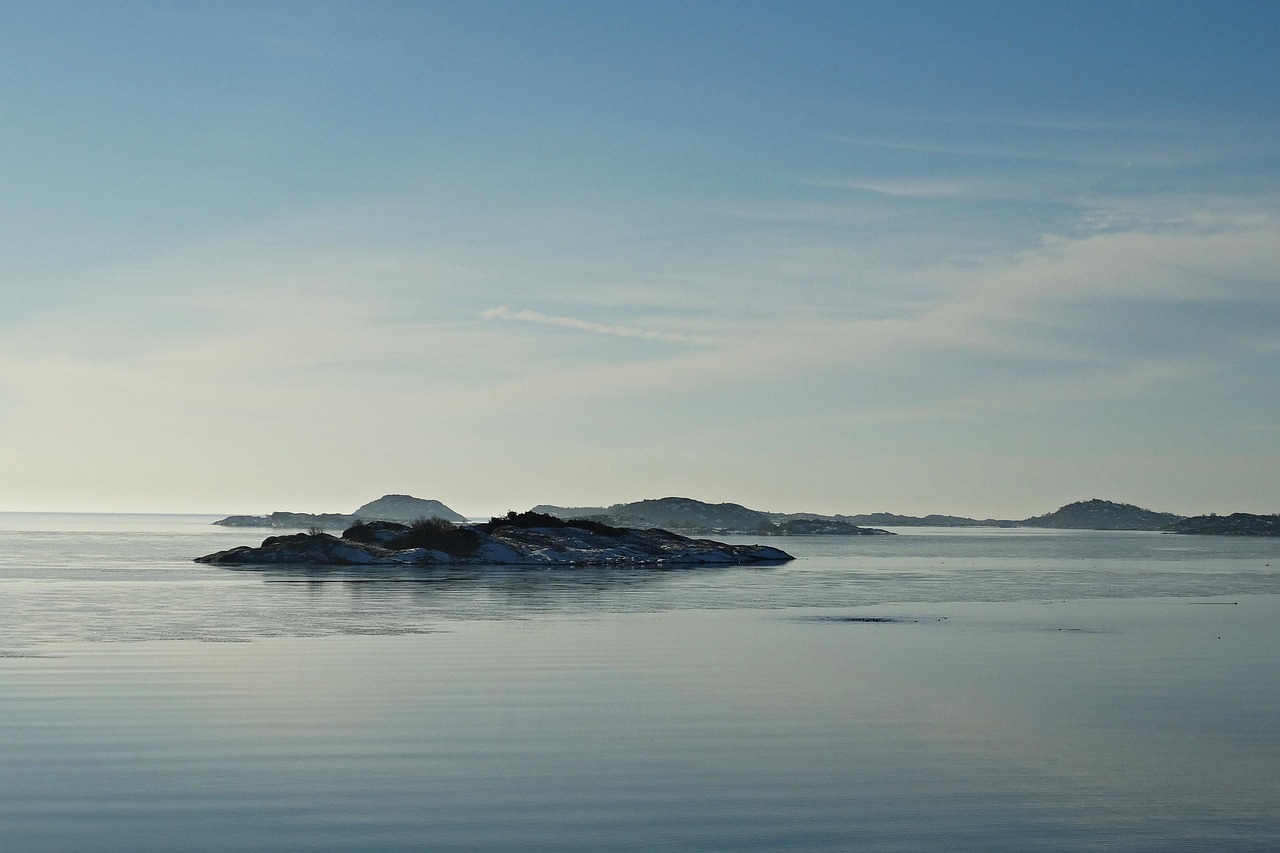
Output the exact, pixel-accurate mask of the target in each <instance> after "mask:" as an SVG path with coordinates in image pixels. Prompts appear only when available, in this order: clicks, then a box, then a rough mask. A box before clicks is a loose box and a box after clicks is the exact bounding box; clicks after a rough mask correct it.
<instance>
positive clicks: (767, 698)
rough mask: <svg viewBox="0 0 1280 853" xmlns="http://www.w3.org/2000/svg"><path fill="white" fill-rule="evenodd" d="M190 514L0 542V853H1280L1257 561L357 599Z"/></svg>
mask: <svg viewBox="0 0 1280 853" xmlns="http://www.w3.org/2000/svg"><path fill="white" fill-rule="evenodd" d="M211 520H212V519H211V518H207V519H206V518H202V517H180V516H165V517H137V516H134V517H118V516H110V517H85V516H78V517H76V516H26V515H21V516H19V515H0V594H3V596H4V601H5V607H4V608H3V612H2V613H0V655H2V657H0V762H3V767H4V773H3V774H0V833H2V834H3V845H4V848H5V849H13V850H32V851H41V850H48V851H54V850H57V851H75V850H85V851H88V850H121V851H123V850H136V851H149V850H155V851H161V850H166V851H196V850H210V851H212V850H264V851H302V850H317V851H318V850H335V849H341V850H423V849H442V850H500V849H501V850H509V849H531V850H566V849H568V850H587V849H591V850H596V849H603V848H608V849H622V850H652V849H676V850H730V849H733V850H741V849H756V850H785V849H797V850H800V849H803V850H903V851H905V850H1009V851H1013V850H1037V849H1038V850H1089V849H1096V850H1117V849H1122V850H1189V849H1197V850H1198V849H1232V850H1272V849H1277V847H1280V806H1278V805H1277V802H1276V801H1277V798H1276V797H1275V796H1274V792H1275V791H1276V790H1280V769H1278V768H1280V735H1277V733H1276V730H1275V724H1274V723H1275V720H1276V719H1277V712H1280V677H1277V652H1276V650H1277V649H1278V648H1280V644H1278V643H1277V640H1278V639H1280V637H1278V636H1277V634H1278V633H1280V632H1278V631H1277V628H1276V625H1277V624H1278V623H1277V617H1280V606H1278V601H1280V597H1278V596H1277V592H1280V586H1278V585H1277V579H1278V577H1280V573H1278V572H1277V571H1276V569H1277V567H1280V559H1278V557H1280V547H1278V543H1276V542H1274V541H1270V540H1240V539H1218V538H1208V537H1186V538H1184V537H1171V536H1162V535H1158V534H1105V533H1103V534H1096V533H1059V532H1032V531H996V530H992V531H971V530H970V531H937V530H933V531H911V532H908V531H904V535H902V536H898V537H858V538H836V537H830V538H827V537H822V538H813V539H799V538H793V539H787V540H784V541H783V542H782V543H781V544H782V545H783V547H785V548H787V549H788V550H791V551H792V552H793V553H795V554H797V556H798V557H799V559H797V560H796V561H795V562H793V563H790V564H787V565H786V566H782V567H776V568H763V569H762V568H743V569H709V570H708V569H696V570H689V569H685V570H671V571H659V572H652V571H635V570H594V569H593V570H577V571H573V570H552V571H546V570H535V571H530V570H505V571H497V572H484V571H477V570H472V569H469V570H466V571H452V570H432V571H426V572H413V571H410V572H403V573H389V574H384V575H377V576H372V577H370V576H365V575H359V574H355V573H351V572H342V571H332V570H321V569H314V570H311V571H303V572H285V571H258V570H227V569H222V568H218V567H210V566H204V565H201V564H195V563H191V562H190V558H191V557H193V556H196V555H198V554H202V553H207V552H209V551H213V550H217V549H220V548H225V547H229V546H231V545H234V544H241V543H244V542H247V541H250V540H251V539H253V538H254V537H255V536H258V535H259V534H257V533H254V532H247V531H243V530H239V531H229V530H225V529H223V528H216V527H211V526H210V525H209V524H208V522H209V521H211Z"/></svg>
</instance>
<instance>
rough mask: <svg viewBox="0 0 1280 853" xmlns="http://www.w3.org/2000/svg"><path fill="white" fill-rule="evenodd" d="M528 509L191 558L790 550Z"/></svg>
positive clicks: (573, 559) (754, 554)
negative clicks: (479, 520) (544, 517)
mask: <svg viewBox="0 0 1280 853" xmlns="http://www.w3.org/2000/svg"><path fill="white" fill-rule="evenodd" d="M532 515H534V514H531V513H526V514H524V515H523V516H522V515H517V514H514V513H513V514H511V515H508V516H507V517H506V518H495V519H493V520H492V521H490V522H488V523H487V524H475V525H453V524H450V523H448V522H443V521H432V522H419V523H415V524H414V525H402V524H396V523H393V522H373V523H365V524H360V525H356V526H354V527H353V528H351V529H349V530H347V531H346V532H344V533H343V535H342V536H341V537H337V536H333V535H330V534H328V533H319V532H317V533H295V534H292V535H287V536H270V537H267V538H266V539H265V540H263V542H262V544H261V545H260V546H258V547H256V548H252V547H248V546H241V547H238V548H231V549H229V550H226V551H219V552H217V553H215V554H208V555H206V556H203V557H198V558H196V562H198V563H214V564H224V565H225V564H231V565H235V564H280V563H290V564H295V563H296V564H310V565H331V566H332V565H337V566H358V565H392V566H396V565H399V566H435V565H457V564H464V565H485V564H487V565H534V566H552V565H617V566H668V565H670V566H675V565H734V564H746V563H779V562H785V561H787V560H791V559H793V558H792V557H791V555H790V554H788V553H786V552H785V551H782V550H780V549H778V548H772V547H769V546H767V545H729V544H726V543H723V542H713V541H711V540H709V539H690V538H688V537H685V536H680V535H678V534H675V533H671V532H668V531H666V530H658V529H651V530H633V529H618V528H611V527H608V526H605V525H601V524H599V523H592V522H590V521H586V522H583V523H577V522H575V521H568V522H564V521H560V522H559V523H558V524H557V523H555V520H552V523H551V524H550V525H548V524H546V523H544V522H541V520H540V519H538V518H536V517H535V518H530V517H529V516H532Z"/></svg>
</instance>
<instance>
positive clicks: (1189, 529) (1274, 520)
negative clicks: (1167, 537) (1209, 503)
mask: <svg viewBox="0 0 1280 853" xmlns="http://www.w3.org/2000/svg"><path fill="white" fill-rule="evenodd" d="M1169 532H1170V533H1188V534H1195V535H1199V536H1280V515H1254V514H1252V513H1247V512H1233V513H1231V515H1197V516H1193V517H1191V518H1184V519H1181V520H1179V521H1177V522H1176V523H1175V524H1174V525H1173V527H1171V528H1170V530H1169Z"/></svg>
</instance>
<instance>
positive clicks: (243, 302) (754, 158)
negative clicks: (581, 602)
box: [0, 2, 1280, 517]
mask: <svg viewBox="0 0 1280 853" xmlns="http://www.w3.org/2000/svg"><path fill="white" fill-rule="evenodd" d="M1278 25H1280V9H1277V7H1275V6H1273V5H1272V4H1267V3H1213V4H1208V3H1174V2H1164V3H1149V4H1144V3H1123V4H1117V3H1070V4H1055V5H1052V6H1050V5H1048V4H1024V3H798V4H797V3H749V2H733V3H656V2H655V3H634V4H619V3H476V2H469V3H457V4H452V3H438V4H420V3H314V2H308V3H252V4H250V3H205V4H199V5H198V6H197V7H195V8H187V7H186V6H185V5H181V4H163V3H113V4H100V3H9V4H6V5H5V6H4V8H3V10H0V42H2V43H0V75H3V86H0V187H3V193H2V194H0V223H2V226H3V227H0V252H3V257H4V258H5V263H4V265H3V267H0V289H2V291H3V296H4V302H5V305H6V310H5V311H4V312H3V313H2V314H0V471H3V472H4V476H3V477H0V509H12V510H23V509H31V510H38V509H51V510H60V509H65V510H175V511H209V512H223V511H226V512H231V511H251V510H270V509H286V508H287V509H297V510H307V509H311V510H334V509H344V508H347V509H349V508H354V507H355V506H356V505H358V504H360V503H362V502H363V501H365V500H367V499H369V498H371V497H376V496H377V495H379V494H383V493H385V492H409V493H412V494H417V495H421V496H424V497H434V498H438V499H441V500H444V501H445V502H446V503H448V504H450V505H451V506H454V507H455V508H456V509H459V510H460V511H462V512H464V513H469V514H475V515H480V514H484V513H488V512H500V511H505V510H506V509H508V508H524V507H527V506H530V505H532V504H534V503H540V502H550V503H562V504H574V505H582V504H594V503H612V502H615V501H623V500H635V499H640V498H645V497H657V496H662V495H668V494H683V495H689V496H692V497H698V498H701V499H704V500H711V501H736V502H741V503H745V504H747V505H749V506H754V507H758V508H762V509H772V510H811V511H826V512H862V511H876V510H890V511H896V512H909V513H927V512H951V513H959V514H967V515H977V516H1004V517H1007V516H1017V517H1022V516H1026V515H1031V514H1036V513H1040V512H1044V511H1047V510H1050V509H1053V508H1055V507H1057V506H1059V505H1061V504H1063V503H1066V502H1068V501H1071V500H1078V499H1083V498H1089V497H1105V498H1110V499H1114V500H1123V501H1128V502H1133V503H1139V504H1142V505H1145V506H1150V507H1152V508H1156V509H1163V510H1170V511H1176V512H1183V513H1198V512H1209V511H1217V512H1230V511H1236V510H1244V511H1254V512H1276V511H1280V450H1277V448H1280V395H1277V394H1276V393H1275V390H1274V386H1275V379H1276V376H1277V368H1280V272H1278V271H1280V204H1278V203H1277V188H1278V187H1277V159H1278V156H1280V155H1278V153H1277V152H1280V147H1278V146H1277V143H1278V142H1280V67H1277V66H1278V65H1280V60H1277V54H1276V51H1275V50H1274V44H1275V43H1276V41H1277V36H1278V35H1280V32H1278V30H1280V26H1278Z"/></svg>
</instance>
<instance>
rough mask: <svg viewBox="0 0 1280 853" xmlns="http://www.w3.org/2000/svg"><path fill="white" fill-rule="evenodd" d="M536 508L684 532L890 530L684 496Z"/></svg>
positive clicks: (855, 533) (560, 514) (784, 533)
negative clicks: (618, 502) (709, 501)
mask: <svg viewBox="0 0 1280 853" xmlns="http://www.w3.org/2000/svg"><path fill="white" fill-rule="evenodd" d="M533 511H534V512H541V513H545V514H547V515H554V516H556V517H558V518H592V519H596V520H599V521H603V522H605V523H606V524H612V525H616V526H618V527H661V528H663V529H665V530H674V531H679V532H681V533H704V534H705V533H747V534H751V533H754V534H762V535H774V536H794V535H812V534H828V535H840V536H859V535H866V534H877V533H878V534H884V533H886V531H883V530H874V529H871V528H866V527H860V526H859V525H856V524H853V523H852V522H850V521H848V520H846V519H843V518H835V517H832V516H817V515H795V516H788V515H782V514H779V513H768V512H761V511H759V510H754V509H748V508H747V507H745V506H742V505H741V504H735V503H720V504H710V503H705V502H703V501H699V500H694V499H693V498H681V497H668V498H655V499H651V500H643V501H635V502H633V503H621V504H613V505H612V506H607V507H560V506H553V505H550V504H542V505H540V506H536V507H534V508H533Z"/></svg>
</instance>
